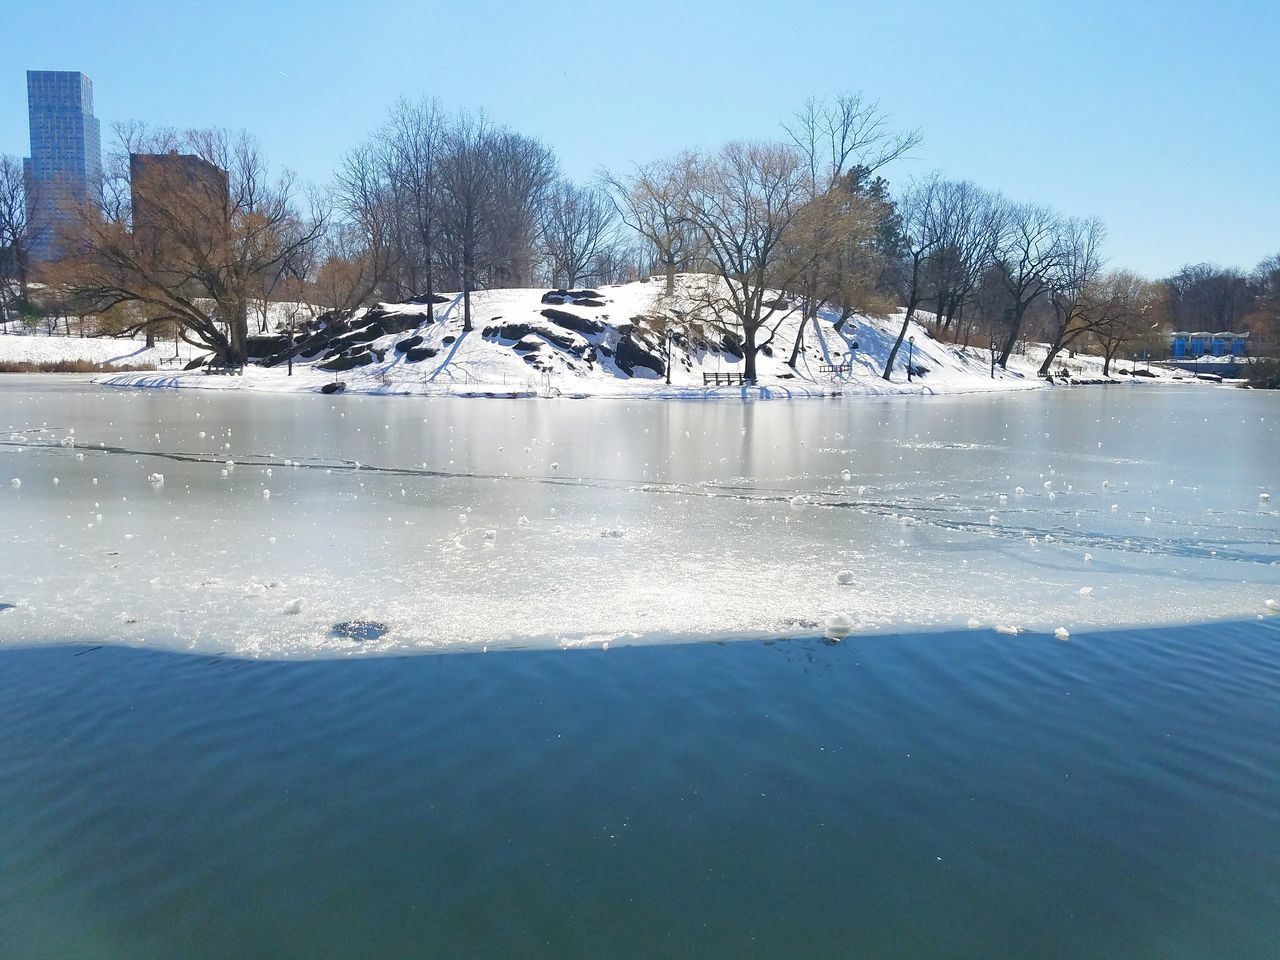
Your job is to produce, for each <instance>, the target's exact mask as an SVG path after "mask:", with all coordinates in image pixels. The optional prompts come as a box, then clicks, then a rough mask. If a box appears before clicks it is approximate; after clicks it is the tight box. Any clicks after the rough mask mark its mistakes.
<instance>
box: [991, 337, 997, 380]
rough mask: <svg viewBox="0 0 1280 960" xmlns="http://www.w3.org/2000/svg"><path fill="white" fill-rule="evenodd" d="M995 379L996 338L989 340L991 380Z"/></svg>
mask: <svg viewBox="0 0 1280 960" xmlns="http://www.w3.org/2000/svg"><path fill="white" fill-rule="evenodd" d="M995 378H996V338H995V337H992V338H991V379H992V380H994V379H995Z"/></svg>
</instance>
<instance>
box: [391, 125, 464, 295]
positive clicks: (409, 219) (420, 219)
mask: <svg viewBox="0 0 1280 960" xmlns="http://www.w3.org/2000/svg"><path fill="white" fill-rule="evenodd" d="M447 140H448V121H447V119H446V117H445V116H444V114H443V112H442V110H441V108H440V105H439V103H438V102H437V101H435V100H421V101H419V102H417V103H411V102H409V101H408V100H401V101H399V102H398V103H397V104H396V105H395V107H393V108H392V110H391V116H390V118H389V119H388V121H387V124H386V126H385V127H384V128H383V129H382V131H381V132H380V133H379V134H378V138H377V142H378V146H379V149H378V150H377V154H376V155H377V157H378V158H379V160H380V162H381V164H382V165H383V167H384V168H385V172H386V177H387V182H388V187H389V191H390V208H389V209H384V210H382V211H381V215H382V216H383V217H384V218H386V219H387V221H388V223H389V224H390V225H391V226H392V227H393V231H394V232H393V231H391V230H388V231H386V233H387V234H388V236H387V241H388V243H389V245H393V246H398V247H399V248H400V249H399V250H398V251H396V253H395V255H394V257H392V258H390V259H393V260H394V261H395V263H396V264H397V266H398V267H399V268H400V272H401V273H403V274H404V276H405V282H404V283H403V284H402V287H404V288H407V289H408V290H409V291H412V295H419V294H425V298H426V301H427V313H428V315H429V316H431V317H433V318H434V316H435V306H434V303H433V302H432V301H433V300H434V295H435V280H436V270H437V264H436V259H437V248H438V246H439V242H440V230H441V226H440V219H441V204H442V199H441V193H440V162H441V157H442V156H443V154H444V151H445V149H446V144H447ZM384 229H385V228H384ZM402 292H403V291H402Z"/></svg>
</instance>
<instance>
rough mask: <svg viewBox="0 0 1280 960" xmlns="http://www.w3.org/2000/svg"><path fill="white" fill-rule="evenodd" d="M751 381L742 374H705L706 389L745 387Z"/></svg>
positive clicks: (703, 382)
mask: <svg viewBox="0 0 1280 960" xmlns="http://www.w3.org/2000/svg"><path fill="white" fill-rule="evenodd" d="M748 382H749V381H748V380H747V378H746V377H745V376H744V375H743V374H741V373H704V374H703V375H702V385H703V386H704V387H745V386H746V385H747V383H748Z"/></svg>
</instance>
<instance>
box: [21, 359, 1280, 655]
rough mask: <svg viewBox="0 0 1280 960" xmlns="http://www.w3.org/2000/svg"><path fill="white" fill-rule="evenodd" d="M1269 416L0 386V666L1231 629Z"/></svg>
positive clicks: (1279, 525)
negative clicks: (34, 661) (88, 646)
mask: <svg viewBox="0 0 1280 960" xmlns="http://www.w3.org/2000/svg"><path fill="white" fill-rule="evenodd" d="M1276 403H1277V402H1276V397H1275V395H1274V394H1267V393H1263V392H1247V391H1239V390H1219V389H1207V388H1206V389H1197V388H1182V389H1178V388H1157V387H1141V386H1135V387H1124V386H1122V387H1112V388H1105V389H1087V388H1086V389H1074V390H1069V389H1059V390H1050V391H1039V392H1035V393H1032V394H1019V395H1013V396H1000V395H995V396H986V397H982V396H979V397H961V398H934V399H927V400H921V399H918V398H916V399H893V400H883V401H877V400H868V399H865V398H858V399H850V400H839V399H835V400H830V401H809V402H793V403H747V404H743V403H737V402H730V403H692V402H690V403H658V402H634V403H631V402H622V401H570V400H552V401H474V400H471V401H468V400H431V401H420V400H410V399H405V398H358V397H351V398H343V397H337V398H327V397H320V396H314V395H313V396H296V397H287V396H263V395H253V394H243V395H235V394H234V393H215V394H201V393H199V392H184V393H177V392H171V391H145V392H144V391H125V390H113V389H109V388H99V387H95V386H91V385H85V384H75V383H68V382H63V381H57V380H53V379H51V378H20V377H5V378H3V379H2V380H0V608H2V607H4V606H5V605H8V608H7V609H0V643H2V644H7V645H15V644H29V643H44V642H61V641H67V640H83V641H88V642H93V643H101V642H109V643H123V644H135V645H151V646H160V647H167V648H176V649H190V650H196V651H201V652H205V653H229V654H234V655H241V656H267V657H283V658H288V657H306V656H316V655H319V656H343V655H349V654H354V653H366V652H396V651H410V650H449V649H479V648H485V647H489V648H496V647H503V646H507V647H511V646H515V647H520V646H557V645H565V646H574V645H579V646H580V645H588V646H603V645H605V644H606V643H609V644H613V645H618V644H625V643H633V642H654V641H662V640H673V639H720V638H725V637H730V638H732V637H765V636H805V635H810V636H811V635H814V634H815V633H821V632H822V630H823V626H824V624H825V623H826V621H827V618H828V617H830V616H832V615H839V614H843V615H846V616H847V617H848V618H849V623H850V625H851V627H852V629H853V631H854V632H855V633H860V632H861V633H866V632H871V631H877V630H886V629H889V630H903V629H918V628H952V627H962V626H965V625H966V624H973V625H980V626H982V627H998V628H1001V629H1003V630H1006V631H1011V630H1015V629H1016V630H1022V629H1036V630H1044V631H1050V632H1052V631H1053V630H1055V629H1057V628H1060V627H1061V628H1064V629H1065V630H1066V631H1067V632H1068V633H1069V634H1071V635H1076V634H1078V633H1079V632H1080V631H1087V630H1091V629H1099V628H1106V627H1112V626H1116V625H1126V624H1127V625H1137V624H1176V623H1188V622H1203V621H1207V620H1212V619H1223V618H1241V617H1256V616H1259V615H1266V612H1267V607H1266V601H1267V600H1268V599H1280V515H1278V514H1277V507H1280V490H1277V489H1275V486H1274V485H1275V484H1276V482H1277V477H1280V428H1278V427H1277V422H1278V417H1277V415H1278V414H1280V410H1278V408H1277V405H1276ZM11 480H12V481H14V482H11ZM1271 494H1275V499H1274V500H1271V499H1266V497H1267V496H1268V495H1271ZM842 572H843V573H845V574H846V576H845V577H844V578H843V579H847V580H850V581H851V582H849V583H847V584H843V583H839V582H838V575H839V574H841V573H842Z"/></svg>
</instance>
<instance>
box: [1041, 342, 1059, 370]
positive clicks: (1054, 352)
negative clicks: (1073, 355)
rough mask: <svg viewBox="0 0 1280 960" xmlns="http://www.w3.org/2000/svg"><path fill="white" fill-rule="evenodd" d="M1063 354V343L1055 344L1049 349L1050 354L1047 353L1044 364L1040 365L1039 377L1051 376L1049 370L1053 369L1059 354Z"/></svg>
mask: <svg viewBox="0 0 1280 960" xmlns="http://www.w3.org/2000/svg"><path fill="white" fill-rule="evenodd" d="M1061 352H1062V344H1061V343H1055V344H1052V345H1051V346H1050V347H1049V352H1048V353H1046V354H1045V356H1044V363H1042V364H1040V372H1039V374H1038V376H1041V377H1047V376H1048V375H1049V370H1050V369H1051V368H1052V367H1053V361H1054V360H1055V359H1056V358H1057V356H1058V354H1060V353H1061Z"/></svg>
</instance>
